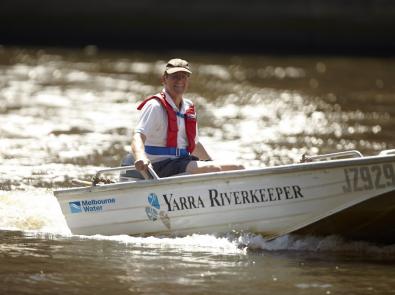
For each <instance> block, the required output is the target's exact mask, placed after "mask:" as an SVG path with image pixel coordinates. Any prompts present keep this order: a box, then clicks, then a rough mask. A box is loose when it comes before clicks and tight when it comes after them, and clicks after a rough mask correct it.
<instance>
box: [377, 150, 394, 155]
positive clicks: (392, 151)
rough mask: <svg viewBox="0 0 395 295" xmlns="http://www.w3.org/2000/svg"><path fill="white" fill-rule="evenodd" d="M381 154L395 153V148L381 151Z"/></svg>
mask: <svg viewBox="0 0 395 295" xmlns="http://www.w3.org/2000/svg"><path fill="white" fill-rule="evenodd" d="M379 155H380V156H388V155H395V149H392V150H384V151H381V152H380V153H379Z"/></svg>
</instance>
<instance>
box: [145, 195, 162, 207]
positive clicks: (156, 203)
mask: <svg viewBox="0 0 395 295" xmlns="http://www.w3.org/2000/svg"><path fill="white" fill-rule="evenodd" d="M148 203H150V205H151V206H153V207H155V208H156V209H160V205H159V201H158V197H157V196H156V195H155V194H154V193H151V194H149V196H148Z"/></svg>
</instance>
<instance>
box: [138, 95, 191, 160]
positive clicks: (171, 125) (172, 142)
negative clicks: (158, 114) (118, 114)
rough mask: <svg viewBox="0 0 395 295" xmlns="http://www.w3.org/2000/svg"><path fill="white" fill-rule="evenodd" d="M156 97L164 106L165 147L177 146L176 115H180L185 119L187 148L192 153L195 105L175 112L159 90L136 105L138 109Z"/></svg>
mask: <svg viewBox="0 0 395 295" xmlns="http://www.w3.org/2000/svg"><path fill="white" fill-rule="evenodd" d="M154 98H155V99H157V100H158V101H159V102H160V103H161V105H162V106H163V107H164V109H165V110H166V113H167V123H168V124H167V143H166V146H167V147H174V148H177V133H178V125H177V116H181V117H183V118H184V120H185V131H186V134H187V139H188V147H187V150H188V152H189V153H192V152H193V150H194V149H195V145H196V144H195V139H196V127H197V121H196V113H195V106H194V105H193V104H192V105H190V106H189V108H188V109H187V110H186V112H185V114H181V113H178V112H176V111H175V110H174V109H173V107H172V106H171V105H170V103H169V102H168V101H167V100H166V95H165V94H164V93H163V92H161V93H159V94H156V95H153V96H151V97H148V98H146V99H145V100H144V101H143V102H142V103H141V104H140V105H139V106H138V107H137V109H138V110H141V109H142V108H143V107H144V105H145V104H146V103H147V102H148V101H149V100H151V99H154Z"/></svg>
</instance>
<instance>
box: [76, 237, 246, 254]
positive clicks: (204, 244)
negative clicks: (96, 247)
mask: <svg viewBox="0 0 395 295" xmlns="http://www.w3.org/2000/svg"><path fill="white" fill-rule="evenodd" d="M79 237H81V238H83V239H97V240H110V241H117V242H120V243H124V244H131V245H133V246H144V247H154V248H158V247H159V248H162V249H169V250H171V249H176V250H179V249H181V250H183V251H187V252H209V253H213V254H214V253H215V254H224V255H233V254H245V253H246V250H245V249H242V248H239V245H238V243H237V242H236V241H231V240H229V239H227V238H225V237H216V236H214V235H199V234H193V235H189V236H185V237H174V238H171V237H132V236H128V235H118V236H103V235H94V236H79Z"/></svg>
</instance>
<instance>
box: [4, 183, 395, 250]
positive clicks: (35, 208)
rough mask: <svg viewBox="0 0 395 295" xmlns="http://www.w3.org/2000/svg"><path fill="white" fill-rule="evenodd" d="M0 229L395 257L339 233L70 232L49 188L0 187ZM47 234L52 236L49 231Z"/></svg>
mask: <svg viewBox="0 0 395 295" xmlns="http://www.w3.org/2000/svg"><path fill="white" fill-rule="evenodd" d="M0 230H17V231H24V232H29V235H34V234H35V235H37V236H39V237H42V238H45V237H46V235H45V234H46V233H50V234H54V235H55V236H59V238H61V239H64V238H71V237H72V238H77V239H82V240H84V239H89V240H109V241H114V242H117V243H123V244H127V245H132V246H136V247H147V248H149V247H152V248H158V247H159V248H161V249H167V250H177V251H186V252H208V253H212V254H222V255H244V254H247V253H251V252H260V251H263V252H266V251H271V252H274V251H307V252H315V253H316V252H332V253H333V252H335V253H345V252H347V253H352V254H355V255H359V254H361V255H362V254H363V255H372V256H374V255H380V256H388V257H395V244H393V245H376V244H373V243H369V242H363V241H347V240H345V239H343V238H342V237H339V236H328V237H314V236H298V235H292V234H290V235H285V236H282V237H279V238H277V239H274V240H271V241H267V240H265V239H264V238H263V237H262V236H261V235H256V234H252V233H233V232H231V233H228V234H226V235H200V234H194V235H190V236H186V237H167V236H163V237H138V236H137V237H135V236H128V235H117V236H104V235H93V236H81V235H78V236H76V235H72V234H71V232H70V230H69V228H68V227H67V224H66V221H65V219H64V217H63V214H62V212H61V209H60V207H59V204H58V202H57V200H56V198H55V197H54V196H53V194H52V192H51V191H50V190H46V189H35V190H34V191H0ZM51 238H54V236H53V235H51Z"/></svg>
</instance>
